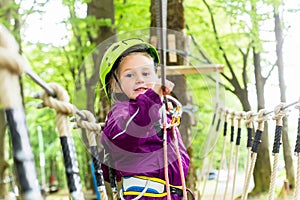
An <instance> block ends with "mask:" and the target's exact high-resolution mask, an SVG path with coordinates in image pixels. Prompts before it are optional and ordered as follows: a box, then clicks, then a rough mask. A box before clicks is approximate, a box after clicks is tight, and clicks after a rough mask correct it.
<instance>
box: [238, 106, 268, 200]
mask: <svg viewBox="0 0 300 200" xmlns="http://www.w3.org/2000/svg"><path fill="white" fill-rule="evenodd" d="M268 116H269V114H267V113H266V110H265V109H261V110H259V112H258V115H257V119H256V121H257V123H258V125H257V130H256V133H255V137H254V141H253V145H252V149H251V151H252V158H251V164H250V168H249V173H248V175H247V180H246V184H245V188H244V191H245V194H244V195H243V200H247V199H248V188H249V185H250V179H251V177H252V175H253V171H254V167H255V163H256V159H257V152H258V147H259V144H260V143H261V134H262V133H263V131H264V122H265V121H266V120H267V119H268Z"/></svg>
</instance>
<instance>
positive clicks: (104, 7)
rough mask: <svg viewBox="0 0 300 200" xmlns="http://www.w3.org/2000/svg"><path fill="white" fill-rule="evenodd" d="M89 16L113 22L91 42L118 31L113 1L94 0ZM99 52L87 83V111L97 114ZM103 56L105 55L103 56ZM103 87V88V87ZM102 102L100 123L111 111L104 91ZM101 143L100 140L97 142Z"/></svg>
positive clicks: (108, 189)
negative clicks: (95, 108) (115, 26)
mask: <svg viewBox="0 0 300 200" xmlns="http://www.w3.org/2000/svg"><path fill="white" fill-rule="evenodd" d="M87 13H88V15H90V16H94V17H95V18H96V19H97V20H99V19H109V20H110V21H111V26H106V25H105V26H104V25H102V26H100V27H99V29H98V32H97V37H96V38H91V42H92V43H94V44H97V45H99V44H100V43H101V42H103V41H104V40H106V39H107V38H109V37H111V36H113V35H115V34H116V30H115V29H114V28H113V27H114V24H115V7H114V1H113V0H92V1H91V2H89V3H88V10H87ZM103 51H104V50H103V49H99V52H103ZM99 52H94V53H93V61H94V71H93V75H92V76H91V77H90V78H89V79H88V80H87V81H86V85H85V88H86V95H87V109H88V110H90V111H92V112H93V113H95V110H94V107H95V97H96V94H95V87H96V84H97V83H98V82H99V66H100V62H101V59H102V57H101V56H99ZM102 55H103V54H102ZM101 87H102V86H101ZM98 95H100V102H97V103H98V104H99V109H100V110H99V113H97V114H98V116H99V121H100V122H104V121H105V118H106V115H107V112H108V111H109V105H110V104H109V102H108V100H107V98H106V96H105V94H104V91H103V90H101V91H100V94H98ZM97 142H98V143H100V139H99V140H97ZM106 191H107V194H108V197H109V199H112V192H111V190H110V188H109V184H107V183H106Z"/></svg>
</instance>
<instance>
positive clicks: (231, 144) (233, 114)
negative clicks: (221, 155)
mask: <svg viewBox="0 0 300 200" xmlns="http://www.w3.org/2000/svg"><path fill="white" fill-rule="evenodd" d="M234 116H235V113H234V111H233V112H231V114H230V120H231V127H230V128H231V133H230V151H229V160H228V172H227V180H226V186H225V191H224V196H223V199H224V200H225V199H226V196H227V191H228V186H229V181H230V174H231V173H230V172H231V164H232V155H233V145H234Z"/></svg>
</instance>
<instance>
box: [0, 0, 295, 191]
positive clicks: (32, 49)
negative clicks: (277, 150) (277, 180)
mask: <svg viewBox="0 0 300 200" xmlns="http://www.w3.org/2000/svg"><path fill="white" fill-rule="evenodd" d="M154 5H155V1H137V0H132V1H126V0H122V1H121V0H115V1H111V0H97V1H93V0H90V1H78V0H73V1H69V0H65V1H59V0H51V1H38V0H34V1H22V0H21V1H13V0H6V1H1V2H0V16H1V18H0V21H1V23H3V24H4V25H5V26H7V27H8V28H9V29H10V30H11V31H12V33H13V34H14V36H15V37H16V38H17V40H18V42H19V44H20V46H21V50H22V54H23V55H24V56H26V58H27V59H28V60H29V62H30V63H31V65H32V68H33V69H34V70H35V71H36V72H37V74H39V75H40V76H41V77H42V78H43V79H44V80H45V81H46V82H58V83H60V84H61V85H62V86H63V87H64V88H66V90H67V91H68V93H69V95H70V96H71V99H72V101H73V102H75V99H76V98H79V99H80V98H82V101H81V102H80V101H76V102H75V103H76V106H79V107H88V108H89V107H90V106H91V105H92V107H93V111H94V112H95V113H96V115H98V116H99V120H103V119H104V116H105V111H103V110H105V109H103V107H102V108H101V104H99V105H96V106H95V102H88V101H87V99H89V98H85V97H84V96H85V94H84V93H87V95H89V94H90V93H88V92H89V89H84V91H81V90H80V88H82V87H84V88H86V87H87V86H90V85H89V84H93V85H94V86H95V80H96V82H97V77H96V79H95V77H94V76H91V77H89V78H90V79H89V80H86V82H84V83H82V82H80V81H78V77H79V76H78V74H80V72H79V71H80V69H81V67H82V65H83V63H85V62H86V58H88V57H90V56H91V52H93V50H94V49H95V48H96V46H97V45H98V44H100V43H101V42H102V41H104V40H105V39H107V38H109V37H110V36H111V35H115V34H119V35H122V34H126V33H133V32H135V31H136V30H148V29H149V27H153V26H155V23H154V21H155V14H154V12H153V11H152V10H151V8H152V7H151V6H154ZM172 5H175V6H172ZM178 8H183V9H178ZM172 9H174V10H172ZM299 9H300V5H299V3H297V2H296V1H286V2H283V1H276V0H251V1H246V2H245V1H240V0H217V1H206V0H197V1H196V0H193V1H192V0H185V1H179V0H169V1H168V10H169V12H168V16H169V17H168V19H169V21H168V28H170V29H172V30H175V31H178V32H179V33H181V34H183V35H186V36H189V37H190V38H193V39H194V40H191V42H190V43H191V47H190V48H191V49H190V51H191V52H192V54H193V55H194V56H195V57H198V58H200V60H201V62H200V63H198V64H222V65H224V72H223V73H221V74H220V76H219V81H220V82H219V86H220V88H219V91H218V93H217V88H216V84H215V81H216V78H217V79H218V76H216V75H215V73H211V74H200V73H199V74H196V75H187V76H185V77H184V80H185V81H186V82H187V83H188V84H187V85H189V88H187V91H188V93H189V95H190V96H191V97H192V99H193V100H192V102H190V103H191V104H192V105H195V107H196V108H198V109H197V111H195V110H194V111H193V116H192V117H193V118H194V119H195V121H197V123H196V124H195V125H194V126H191V128H190V130H191V131H190V132H189V133H188V134H187V136H183V137H187V139H186V140H185V141H187V144H188V145H187V146H188V147H189V152H190V155H191V156H192V166H193V167H192V170H191V171H190V173H191V176H190V177H194V178H190V179H189V178H188V185H189V186H190V187H191V188H193V189H194V190H195V188H196V187H197V186H196V181H197V178H196V177H198V176H195V175H196V171H197V170H199V169H201V168H202V167H203V163H204V160H205V159H204V158H206V153H205V152H206V151H207V149H205V147H206V146H207V145H206V144H207V143H206V142H207V141H206V139H207V137H208V133H209V128H210V127H209V124H210V123H211V119H212V115H213V113H214V111H215V110H214V109H215V104H216V102H217V101H219V102H221V104H222V106H224V107H226V108H227V109H230V110H234V111H249V110H253V111H258V110H260V109H262V108H266V109H267V110H273V109H274V107H275V106H276V105H278V104H279V103H280V102H287V103H289V102H293V101H295V100H297V99H298V98H299V94H298V93H297V85H299V78H298V75H299V67H298V66H297V65H298V60H297V58H298V55H297V51H296V50H297V47H298V46H299V44H300V42H299V41H300V40H299V39H298V38H297V36H298V35H299V32H300V31H299V28H298V27H300V26H299V22H297V20H296V19H297V16H299ZM174 13H176V14H174ZM177 15H178V16H182V18H183V21H182V22H183V23H181V24H180V25H178V26H177V27H174V24H173V26H172V24H171V21H172V18H176V16H177ZM195 65H196V64H195ZM92 74H94V72H92ZM199 77H201V78H199ZM199 80H200V81H199ZM22 84H23V93H24V102H25V108H26V112H27V123H28V127H29V130H30V138H31V144H32V148H33V151H34V155H35V160H36V164H37V171H38V173H40V172H41V170H40V169H39V166H38V163H39V161H40V160H39V153H40V152H39V138H38V130H39V128H38V127H39V126H40V127H42V133H43V139H44V144H45V157H46V177H49V176H50V173H51V169H50V168H51V164H50V163H51V162H52V163H54V168H55V169H56V170H55V173H56V174H55V176H56V178H57V179H58V181H59V184H60V186H61V187H65V186H66V179H65V175H64V166H63V158H62V154H61V149H60V144H59V139H58V137H57V131H56V128H55V112H54V111H53V110H50V109H46V108H45V109H39V110H37V109H36V104H38V103H39V102H38V100H36V99H34V98H32V94H33V93H35V92H37V91H39V90H40V88H39V87H38V86H37V85H36V84H34V83H33V82H32V81H31V80H29V78H27V77H23V79H22ZM81 84H83V85H81ZM85 84H86V85H85ZM92 89H94V88H92ZM218 95H219V96H218ZM96 98H97V97H96ZM98 98H101V97H99V96H98ZM93 99H94V97H93ZM102 105H105V103H103V104H102ZM90 108H91V107H90ZM94 109H95V110H94ZM284 121H285V123H284V127H285V129H284V132H283V144H284V145H283V149H282V151H281V152H282V161H281V165H282V166H283V168H285V173H284V175H283V176H286V177H287V179H288V180H289V182H290V187H291V189H293V188H294V186H295V170H294V169H293V166H294V163H293V160H294V157H293V156H292V152H293V147H294V145H295V138H296V133H297V131H296V128H297V127H296V124H297V112H295V111H293V112H290V113H289V116H288V117H287V118H286V120H284ZM266 125H267V126H266V127H267V128H266V131H265V132H264V134H263V138H262V143H261V148H260V150H259V151H260V152H259V155H263V156H259V157H258V161H257V165H256V168H255V172H254V181H255V188H254V190H253V194H256V193H261V192H266V191H267V190H268V188H269V180H270V174H271V148H272V141H273V131H274V130H273V129H274V128H273V127H274V122H273V120H268V124H266ZM1 134H2V135H3V134H4V133H1ZM73 136H74V138H75V143H76V150H77V155H78V161H79V166H80V173H81V177H82V179H83V184H84V187H86V188H91V187H92V186H91V184H92V183H91V178H90V173H88V172H89V165H87V164H86V163H88V161H89V159H90V158H89V154H88V152H87V150H86V146H85V144H84V141H83V140H84V139H83V138H82V134H81V132H80V131H79V130H76V131H74V135H73ZM2 138H4V137H2ZM216 139H217V138H216ZM245 140H246V138H245V137H242V142H241V143H242V145H243V144H245ZM205 141H206V142H205ZM1 142H2V144H1V145H0V146H1V152H0V153H1V156H0V161H1V162H0V172H1V177H4V176H12V174H13V171H12V170H11V169H12V168H8V167H7V166H12V165H13V160H12V153H11V146H10V145H9V137H6V141H5V140H3V141H1ZM216 142H217V145H216V150H215V160H214V164H213V168H218V166H219V163H218V162H219V161H220V156H221V150H222V142H221V140H216ZM212 144H213V142H212V143H211V144H209V145H210V146H211V145H212ZM5 149H9V151H5ZM209 150H211V148H209ZM227 151H228V150H227ZM241 151H242V152H241V156H240V157H241V160H240V165H239V168H240V170H243V169H244V167H245V166H244V163H245V160H243V158H245V157H246V149H244V150H241ZM266 160H268V161H270V162H265V161H266ZM6 162H7V164H8V165H4V163H6ZM39 177H40V176H39ZM262 177H263V178H262ZM0 191H4V190H0Z"/></svg>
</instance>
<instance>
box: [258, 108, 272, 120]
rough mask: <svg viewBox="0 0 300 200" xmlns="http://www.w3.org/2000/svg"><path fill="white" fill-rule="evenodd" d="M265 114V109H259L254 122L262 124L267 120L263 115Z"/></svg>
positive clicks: (265, 115) (266, 116)
mask: <svg viewBox="0 0 300 200" xmlns="http://www.w3.org/2000/svg"><path fill="white" fill-rule="evenodd" d="M265 113H266V109H260V110H259V112H258V115H257V119H256V121H257V122H258V123H262V122H264V121H267V120H268V117H269V115H267V114H265Z"/></svg>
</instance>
